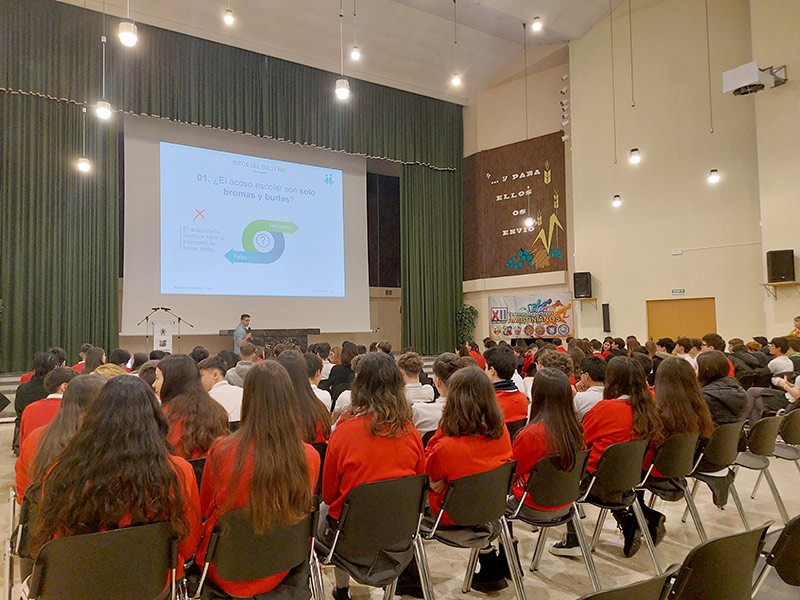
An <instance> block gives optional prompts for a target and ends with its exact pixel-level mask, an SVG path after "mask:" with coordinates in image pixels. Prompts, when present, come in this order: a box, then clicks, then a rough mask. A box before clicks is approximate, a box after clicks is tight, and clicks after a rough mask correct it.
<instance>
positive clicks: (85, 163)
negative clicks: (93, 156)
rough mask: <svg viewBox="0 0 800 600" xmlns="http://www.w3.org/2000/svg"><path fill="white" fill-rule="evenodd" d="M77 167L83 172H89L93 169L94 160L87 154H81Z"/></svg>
mask: <svg viewBox="0 0 800 600" xmlns="http://www.w3.org/2000/svg"><path fill="white" fill-rule="evenodd" d="M77 167H78V171H80V172H81V173H89V172H90V171H91V170H92V161H90V160H89V159H88V158H86V157H85V156H81V157H80V158H79V159H78V163H77Z"/></svg>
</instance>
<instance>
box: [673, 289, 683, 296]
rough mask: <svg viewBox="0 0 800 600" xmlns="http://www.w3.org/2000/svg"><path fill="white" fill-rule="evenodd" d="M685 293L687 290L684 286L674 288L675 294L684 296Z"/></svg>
mask: <svg viewBox="0 0 800 600" xmlns="http://www.w3.org/2000/svg"><path fill="white" fill-rule="evenodd" d="M684 294H686V290H685V289H683V288H675V289H674V290H672V295H673V296H683V295H684Z"/></svg>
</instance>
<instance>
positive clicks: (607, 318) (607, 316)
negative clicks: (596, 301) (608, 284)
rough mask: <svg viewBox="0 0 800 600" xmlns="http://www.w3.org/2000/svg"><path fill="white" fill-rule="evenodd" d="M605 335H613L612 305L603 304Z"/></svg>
mask: <svg viewBox="0 0 800 600" xmlns="http://www.w3.org/2000/svg"><path fill="white" fill-rule="evenodd" d="M603 333H611V305H610V304H603Z"/></svg>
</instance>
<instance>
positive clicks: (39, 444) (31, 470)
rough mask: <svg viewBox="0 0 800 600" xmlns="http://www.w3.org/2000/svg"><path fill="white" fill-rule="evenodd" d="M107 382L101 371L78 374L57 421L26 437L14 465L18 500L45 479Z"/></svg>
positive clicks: (67, 392)
mask: <svg viewBox="0 0 800 600" xmlns="http://www.w3.org/2000/svg"><path fill="white" fill-rule="evenodd" d="M105 384H106V380H105V379H103V378H102V377H100V376H98V375H78V376H77V377H75V378H74V379H73V380H72V381H70V383H69V387H68V388H67V389H66V390H65V391H64V398H63V399H62V400H61V403H60V404H61V406H60V407H59V409H58V413H57V414H56V416H55V418H54V419H53V421H52V422H51V423H49V424H47V425H45V426H43V427H38V428H36V429H34V430H33V431H31V432H30V433H29V434H28V435H27V436H26V437H25V440H24V441H23V442H22V446H20V452H19V458H18V459H17V463H16V465H14V471H15V473H16V483H17V502H19V503H22V497H23V496H24V495H25V490H27V489H28V486H29V485H30V483H31V481H38V480H41V479H42V477H44V474H45V473H46V472H47V470H48V469H49V468H50V467H51V466H52V465H53V463H55V462H56V458H57V457H58V455H59V454H61V451H62V450H63V449H64V447H65V446H66V445H67V442H69V441H70V440H71V439H72V438H73V436H74V435H75V433H76V432H77V431H78V429H79V428H80V426H81V423H83V415H84V413H85V412H86V407H87V406H89V404H90V403H91V402H92V401H93V400H94V399H95V398H97V396H98V395H100V390H101V389H103V386H104V385H105ZM40 402H41V400H40ZM31 406H33V405H31ZM23 414H25V413H23Z"/></svg>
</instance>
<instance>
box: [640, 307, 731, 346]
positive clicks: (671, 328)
mask: <svg viewBox="0 0 800 600" xmlns="http://www.w3.org/2000/svg"><path fill="white" fill-rule="evenodd" d="M716 330H717V308H716V300H715V299H714V298H680V299H676V300H648V301H647V335H648V337H649V338H650V339H651V340H657V339H659V338H664V337H668V338H672V339H673V340H675V339H678V338H679V337H683V336H685V337H693V338H699V337H702V336H704V335H705V334H707V333H712V332H715V331H716Z"/></svg>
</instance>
